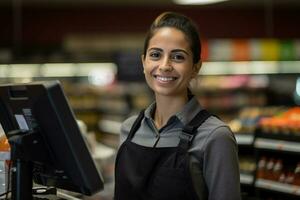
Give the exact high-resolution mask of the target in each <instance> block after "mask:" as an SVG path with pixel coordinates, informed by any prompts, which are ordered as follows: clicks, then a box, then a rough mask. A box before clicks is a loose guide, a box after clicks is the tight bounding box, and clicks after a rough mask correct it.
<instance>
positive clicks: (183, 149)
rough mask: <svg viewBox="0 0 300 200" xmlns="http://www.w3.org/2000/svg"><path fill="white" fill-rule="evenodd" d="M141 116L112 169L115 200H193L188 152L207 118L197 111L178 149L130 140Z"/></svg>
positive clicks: (203, 111) (206, 115)
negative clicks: (113, 172)
mask: <svg viewBox="0 0 300 200" xmlns="http://www.w3.org/2000/svg"><path fill="white" fill-rule="evenodd" d="M143 114H144V112H141V113H140V115H139V116H138V118H137V120H136V121H135V123H134V124H133V126H132V128H131V130H130V133H129V135H128V137H127V139H126V140H125V141H124V143H123V144H122V145H121V147H120V149H119V151H118V154H117V158H116V167H115V196H114V198H115V200H196V199H198V198H197V194H196V192H195V190H194V186H193V183H192V178H191V175H190V171H189V154H188V149H189V147H190V144H191V142H192V140H193V137H194V134H195V133H196V132H197V128H198V127H199V126H200V125H201V124H202V123H203V122H204V121H205V120H206V119H207V118H208V117H209V116H210V114H209V113H208V112H207V111H206V110H202V111H200V112H199V113H198V114H197V115H196V116H195V117H194V118H193V120H192V121H191V122H190V123H189V124H188V125H186V126H185V127H184V128H183V131H182V133H181V135H180V142H179V145H178V146H177V147H160V148H158V147H145V146H142V145H138V144H136V143H133V142H132V141H131V140H132V138H133V136H134V134H135V132H136V131H137V129H138V128H139V127H140V124H141V121H142V119H143V118H144V115H143Z"/></svg>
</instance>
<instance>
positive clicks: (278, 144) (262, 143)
mask: <svg viewBox="0 0 300 200" xmlns="http://www.w3.org/2000/svg"><path fill="white" fill-rule="evenodd" d="M254 147H255V148H258V149H270V150H276V151H287V152H296V153H300V143H299V142H290V141H284V140H275V139H265V138H256V140H255V142H254Z"/></svg>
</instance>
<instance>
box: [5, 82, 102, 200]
mask: <svg viewBox="0 0 300 200" xmlns="http://www.w3.org/2000/svg"><path fill="white" fill-rule="evenodd" d="M0 123H1V125H2V127H3V129H4V132H5V134H6V136H7V138H8V140H9V143H10V145H11V151H12V160H13V166H14V169H15V170H13V171H15V174H12V175H13V180H12V181H13V183H12V196H13V199H24V198H25V199H30V198H31V197H32V194H31V189H32V180H33V181H34V182H35V183H37V184H41V185H45V186H54V187H56V188H61V189H65V190H69V191H73V192H79V193H82V194H84V195H92V194H94V193H95V192H97V191H100V190H101V189H102V188H103V181H102V178H101V174H100V173H99V172H98V170H97V168H96V166H95V163H94V161H93V158H92V157H91V154H90V152H89V150H88V148H87V145H86V143H85V141H84V139H83V136H82V134H81V132H80V129H79V127H78V125H77V123H76V120H75V117H74V114H73V112H72V110H71V108H70V106H69V104H68V101H67V99H66V97H65V95H64V92H63V89H62V87H61V85H60V82H59V81H48V82H33V83H28V84H7V85H0ZM28 184H29V186H28ZM20 195H21V196H20ZM26 195H29V196H28V197H25V196H26ZM18 196H20V197H19V198H18Z"/></svg>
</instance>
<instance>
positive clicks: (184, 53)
mask: <svg viewBox="0 0 300 200" xmlns="http://www.w3.org/2000/svg"><path fill="white" fill-rule="evenodd" d="M200 53H201V44H200V39H199V35H198V32H197V29H196V27H195V25H194V24H193V23H192V21H191V20H190V19H188V18H187V17H185V16H183V15H180V14H177V13H171V12H167V13H163V14H161V15H160V16H158V17H157V18H156V20H155V21H154V22H153V24H152V25H151V27H150V30H149V32H148V35H147V37H146V40H145V44H144V52H143V55H142V62H143V67H144V74H145V78H146V81H147V84H148V85H149V87H150V88H151V89H152V90H153V91H154V95H155V102H153V103H152V104H151V105H150V106H149V107H148V108H146V109H145V110H143V111H141V113H140V115H139V116H133V117H130V118H129V119H127V120H126V121H125V122H124V123H123V124H122V127H121V146H120V148H119V151H118V155H117V158H116V171H115V172H116V173H115V199H117V200H122V199H126V200H127V199H128V200H129V199H130V200H138V199H139V200H140V199H146V200H150V199H151V200H158V199H159V200H169V199H172V200H183V199H185V200H189V199H201V200H206V199H210V200H239V199H240V186H239V167H238V157H237V144H236V141H235V138H234V135H233V133H232V132H231V130H230V129H229V128H228V126H227V125H226V124H224V123H223V122H222V121H221V120H219V119H218V118H216V117H214V116H212V115H211V114H209V112H207V111H206V110H205V109H203V108H202V107H201V105H199V103H198V101H197V99H196V97H194V96H193V95H192V94H191V92H190V90H189V83H190V81H191V80H192V79H193V78H195V77H196V76H197V74H198V72H199V69H200V67H201V59H200Z"/></svg>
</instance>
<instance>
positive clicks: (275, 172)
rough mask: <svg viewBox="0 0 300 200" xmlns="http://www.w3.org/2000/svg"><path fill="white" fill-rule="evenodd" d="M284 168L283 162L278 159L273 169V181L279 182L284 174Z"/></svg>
mask: <svg viewBox="0 0 300 200" xmlns="http://www.w3.org/2000/svg"><path fill="white" fill-rule="evenodd" d="M282 168H283V166H282V160H281V159H278V160H277V161H276V162H275V165H274V167H273V180H276V181H278V180H279V177H280V175H281V174H282Z"/></svg>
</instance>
